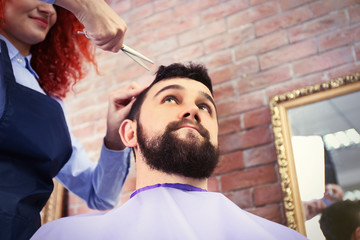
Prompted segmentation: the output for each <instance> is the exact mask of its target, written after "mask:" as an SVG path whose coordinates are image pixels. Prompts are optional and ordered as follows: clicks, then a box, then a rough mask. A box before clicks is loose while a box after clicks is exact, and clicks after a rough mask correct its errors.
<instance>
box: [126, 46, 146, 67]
mask: <svg viewBox="0 0 360 240" xmlns="http://www.w3.org/2000/svg"><path fill="white" fill-rule="evenodd" d="M123 52H124V53H125V54H126V55H128V56H129V57H130V58H131V59H132V60H134V61H135V62H137V63H138V64H140V65H141V66H143V67H144V68H145V69H146V70H148V71H150V69H149V68H148V67H147V66H146V65H145V64H144V63H143V62H142V61H140V60H138V59H137V58H136V57H135V56H133V55H132V54H130V53H128V52H127V51H123Z"/></svg>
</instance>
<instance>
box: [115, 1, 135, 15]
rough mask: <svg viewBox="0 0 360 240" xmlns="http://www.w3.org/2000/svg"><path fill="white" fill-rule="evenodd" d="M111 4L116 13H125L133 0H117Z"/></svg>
mask: <svg viewBox="0 0 360 240" xmlns="http://www.w3.org/2000/svg"><path fill="white" fill-rule="evenodd" d="M110 6H111V8H112V9H113V10H114V11H115V12H116V13H118V14H120V13H124V12H127V11H129V10H130V9H131V0H124V1H117V2H116V3H114V4H110Z"/></svg>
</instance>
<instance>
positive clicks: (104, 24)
mask: <svg viewBox="0 0 360 240" xmlns="http://www.w3.org/2000/svg"><path fill="white" fill-rule="evenodd" d="M55 4H56V5H59V6H61V7H64V8H65V9H67V10H69V11H71V12H72V13H73V14H74V15H75V16H76V18H77V19H78V20H79V21H80V22H81V23H82V24H83V25H84V27H85V30H86V33H87V36H88V37H89V38H90V39H91V41H92V42H93V43H94V44H95V45H96V46H97V47H99V48H101V49H103V50H106V51H112V52H118V51H119V50H120V49H121V48H122V46H123V42H124V36H125V32H126V30H127V26H126V23H125V22H124V21H123V20H122V19H121V18H120V17H119V16H118V15H117V14H116V12H115V11H114V10H113V9H111V7H110V6H109V5H108V4H107V3H106V2H105V1H104V0H56V1H55Z"/></svg>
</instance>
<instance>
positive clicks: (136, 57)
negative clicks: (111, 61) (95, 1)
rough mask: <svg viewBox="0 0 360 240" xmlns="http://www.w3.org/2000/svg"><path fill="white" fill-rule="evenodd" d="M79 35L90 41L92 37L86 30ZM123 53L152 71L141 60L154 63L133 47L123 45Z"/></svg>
mask: <svg viewBox="0 0 360 240" xmlns="http://www.w3.org/2000/svg"><path fill="white" fill-rule="evenodd" d="M77 34H84V35H85V37H86V38H87V39H90V37H89V36H88V35H87V33H86V30H84V31H77ZM121 51H123V52H124V53H125V54H126V55H128V56H129V57H130V58H131V59H132V60H134V61H135V62H137V63H138V64H139V65H141V66H142V67H144V68H145V69H146V70H148V71H150V69H149V68H148V67H147V66H146V65H145V64H144V63H143V62H142V61H141V59H143V60H145V61H147V62H149V63H151V64H154V62H153V61H152V60H151V59H149V58H147V57H145V56H144V55H142V54H141V53H139V52H137V51H135V50H134V49H132V48H131V47H128V46H126V45H125V44H123V46H122V48H121Z"/></svg>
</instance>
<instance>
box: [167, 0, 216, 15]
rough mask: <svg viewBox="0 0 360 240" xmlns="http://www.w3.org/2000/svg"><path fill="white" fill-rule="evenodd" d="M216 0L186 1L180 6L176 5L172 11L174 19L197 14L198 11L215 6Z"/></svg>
mask: <svg viewBox="0 0 360 240" xmlns="http://www.w3.org/2000/svg"><path fill="white" fill-rule="evenodd" d="M217 2H218V0H207V1H201V0H197V1H186V2H185V3H184V4H182V5H178V6H177V7H176V8H175V9H174V15H175V17H180V16H184V15H188V14H190V13H194V12H198V11H200V10H203V9H206V8H208V7H210V6H213V5H215V4H217Z"/></svg>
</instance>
